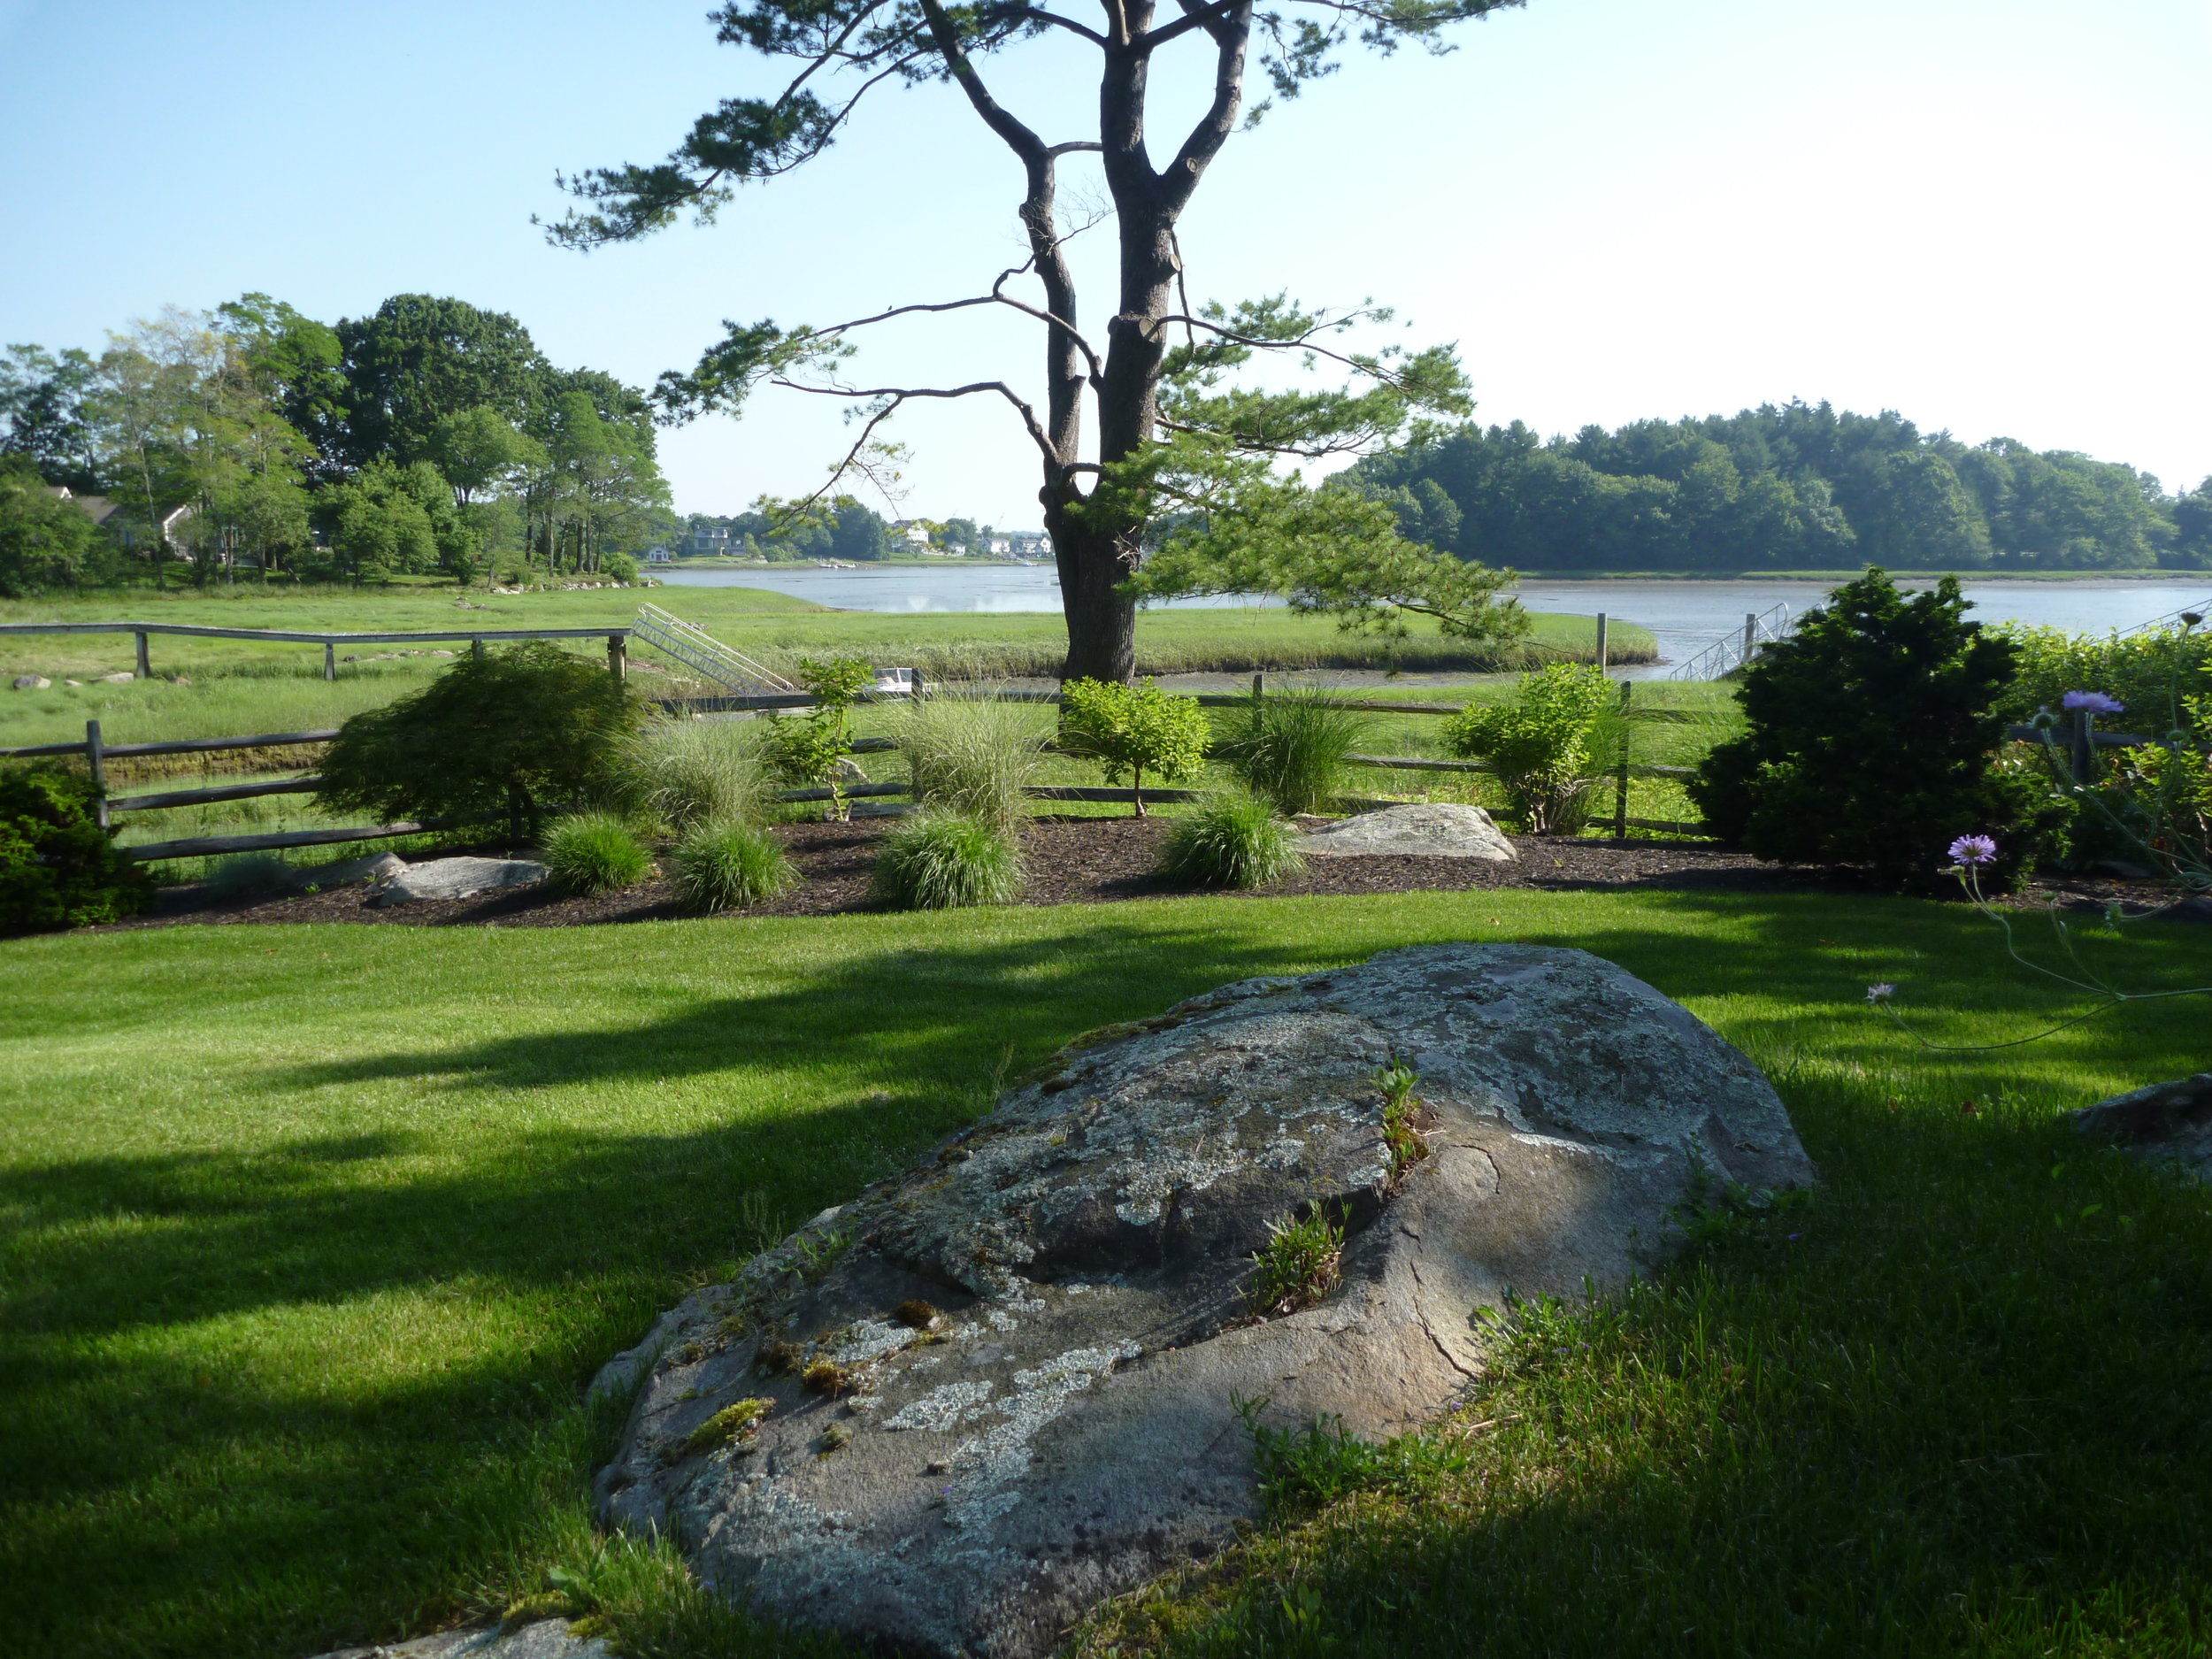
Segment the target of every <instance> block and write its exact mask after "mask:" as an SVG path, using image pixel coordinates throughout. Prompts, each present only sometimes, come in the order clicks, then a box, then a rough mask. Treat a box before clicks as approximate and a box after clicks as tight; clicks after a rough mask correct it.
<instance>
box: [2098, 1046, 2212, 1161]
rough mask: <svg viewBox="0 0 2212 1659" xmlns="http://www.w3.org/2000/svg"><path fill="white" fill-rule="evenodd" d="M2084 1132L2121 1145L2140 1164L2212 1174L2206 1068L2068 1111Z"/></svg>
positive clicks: (2211, 1077)
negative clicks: (2165, 1165)
mask: <svg viewBox="0 0 2212 1659" xmlns="http://www.w3.org/2000/svg"><path fill="white" fill-rule="evenodd" d="M2074 1126H2075V1127H2076V1128H2077V1129H2078V1130H2080V1131H2081V1132H2082V1133H2084V1134H2087V1135H2094V1136H2095V1137H2097V1138H2098V1139H2099V1140H2101V1141H2112V1142H2114V1143H2116V1144H2117V1145H2119V1146H2121V1147H2124V1148H2126V1150H2127V1152H2128V1155H2129V1156H2131V1157H2134V1158H2137V1159H2139V1160H2140V1161H2141V1162H2143V1163H2146V1164H2171V1165H2173V1166H2175V1167H2176V1168H2177V1169H2179V1170H2180V1171H2182V1172H2183V1173H2185V1174H2188V1175H2193V1176H2194V1177H2195V1178H2196V1179H2199V1180H2212V1071H2199V1072H2197V1073H2196V1074H2195V1075H2193V1076H2191V1077H2182V1078H2175V1079H2173V1080H2172V1081H2170V1082H2166V1083H2153V1084H2150V1085H2148V1086H2147V1087H2143V1088H2139V1089H2130V1090H2129V1091H2128V1092H2127V1093H2126V1094H2115V1095H2113V1096H2112V1098H2111V1099H2109V1100H2101V1101H2099V1102H2097V1103H2096V1104H2095V1105H2094V1106H2085V1107H2084V1108H2082V1110H2079V1111H2078V1112H2076V1113H2075V1114H2074Z"/></svg>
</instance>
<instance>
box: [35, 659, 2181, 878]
mask: <svg viewBox="0 0 2212 1659" xmlns="http://www.w3.org/2000/svg"><path fill="white" fill-rule="evenodd" d="M207 631H209V632H234V631H226V630H207ZM577 632H579V631H578V630H573V629H571V630H548V631H546V632H545V633H542V634H536V635H534V637H540V638H543V637H556V638H558V637H567V636H571V635H573V634H576V633H577ZM589 632H591V633H597V632H599V630H596V629H595V630H589ZM394 637H398V636H394ZM415 637H422V636H415ZM462 637H472V636H462ZM486 637H493V636H489V635H488V636H486ZM924 690H925V687H924V685H923V681H922V677H921V676H920V675H919V674H918V673H917V674H914V675H913V676H912V678H911V681H910V692H909V690H908V689H907V688H906V687H902V689H901V691H900V692H898V693H886V694H882V695H881V696H880V697H877V698H871V699H869V700H870V701H877V700H885V701H888V700H900V701H902V700H903V699H904V696H905V695H921V694H922V693H923V691H924ZM1630 692H1631V682H1628V681H1623V682H1622V686H1621V693H1622V697H1621V702H1622V710H1623V712H1624V714H1626V715H1628V717H1629V718H1632V719H1633V718H1637V711H1636V710H1633V709H1632V705H1631V701H1630ZM994 695H996V696H997V697H998V698H999V700H1001V701H1006V702H1023V703H1058V702H1059V701H1060V695H1059V694H1058V693H1057V692H1049V691H1037V692H1004V693H997V694H994ZM1259 695H1264V684H1263V677H1262V676H1259V675H1255V676H1254V677H1253V682H1252V691H1251V693H1250V696H1259ZM1197 701H1198V702H1199V703H1202V704H1204V705H1207V706H1210V707H1214V708H1229V707H1241V706H1244V705H1246V704H1247V703H1248V702H1249V696H1248V695H1245V694H1241V693H1239V694H1234V695H1231V694H1219V693H1210V694H1202V695H1200V696H1199V697H1198V699H1197ZM1331 701H1333V702H1334V703H1336V704H1337V706H1339V707H1341V708H1346V709H1354V710H1362V711H1364V712H1368V713H1373V714H1409V715H1439V716H1448V715H1453V714H1456V713H1458V712H1459V711H1460V705H1459V704H1456V703H1409V702H1385V701H1379V700H1374V699H1358V698H1341V699H1332V700H1331ZM656 702H657V706H659V707H660V708H662V709H664V710H668V711H670V712H672V713H695V714H707V713H737V712H762V711H767V710H803V709H809V708H811V707H813V706H814V699H813V698H812V697H810V696H809V695H806V694H805V693H803V692H794V693H788V694H785V693H776V694H772V695H759V696H727V697H672V698H661V699H657V700H656ZM1666 714H1667V711H1665V710H1652V711H1651V716H1650V717H1649V718H1665V717H1666ZM2074 717H2075V718H2074V719H2073V721H2072V723H2071V725H2070V726H2069V727H2067V728H2065V729H2064V730H2063V731H2061V732H2046V731H2045V730H2044V729H2043V728H2040V727H2038V726H2008V727H2007V728H2006V733H2005V734H2006V736H2007V737H2008V738H2011V739H2015V740H2016V741H2027V742H2056V743H2059V744H2061V745H2062V747H2064V748H2065V749H2067V751H2068V754H2069V757H2070V768H2071V770H2072V772H2073V774H2074V776H2075V777H2076V779H2077V780H2087V779H2088V778H2089V777H2090V776H2091V774H2092V770H2093V762H2092V757H2093V754H2094V752H2095V750H2096V749H2101V748H2112V749H2120V748H2136V747H2140V746H2142V745H2145V744H2149V743H2154V742H2155V741H2157V740H2156V739H2154V738H2151V737H2147V736H2144V735H2142V734H2140V733H2125V732H2100V731H2098V730H2096V729H2095V722H2094V719H2093V716H2092V715H2091V714H2090V712H2089V711H2088V710H2075V711H2074ZM337 735H338V733H337V732H336V731H335V730H329V731H314V732H265V733H257V734H255V735H252V736H246V737H214V738H187V739H181V740H178V741H170V742H161V743H108V742H106V741H104V739H103V737H102V735H101V732H100V723H99V721H97V720H88V721H86V722H85V735H84V739H83V741H81V742H68V743H36V744H32V745H29V746H27V747H24V748H19V749H0V759H26V760H27V759H32V758H36V757H67V756H81V757H84V759H85V761H86V763H87V765H88V769H89V770H90V772H91V775H92V782H93V787H94V789H95V791H96V795H97V804H96V810H97V813H98V817H99V821H100V824H101V826H102V827H103V828H106V827H109V826H111V824H112V822H113V815H115V814H117V813H120V812H153V811H162V810H169V809H173V808H177V807H188V806H206V805H212V804H215V803H220V802H225V801H246V800H252V799H256V798H257V797H261V796H265V795H306V794H311V793H312V792H313V791H315V790H316V789H318V788H319V787H321V782H322V780H320V779H319V778H318V777H315V776H313V775H308V776H304V777H299V778H291V779H282V780H276V781H273V782H263V783H239V784H220V785H216V786H213V787H207V788H197V789H165V790H157V791H152V792H150V793H147V794H143V795H109V794H108V793H107V772H108V765H109V763H111V761H117V760H126V759H137V758H141V757H151V756H157V755H158V756H168V755H197V754H216V753H221V752H223V751H226V750H239V749H285V748H294V747H309V746H319V745H322V744H325V743H327V742H329V741H331V740H332V739H334V738H335V737H336V736H337ZM897 747H898V744H897V742H896V741H895V740H893V739H891V738H884V737H873V738H862V739H860V740H858V741H856V742H855V744H854V745H853V748H854V752H855V753H857V754H872V753H882V752H884V751H887V750H891V749H896V748H897ZM1346 761H1347V763H1348V764H1350V765H1354V766H1360V767H1366V768H1371V769H1374V770H1379V771H1388V772H1486V771H1488V770H1489V768H1488V767H1487V766H1486V764H1484V763H1482V762H1480V761H1471V760H1437V759H1432V758H1430V757H1426V756H1415V755H1350V756H1347V757H1346ZM1693 772H1694V768H1693V767H1688V766H1660V765H1648V764H1637V763H1634V762H1632V761H1631V760H1630V759H1628V758H1627V757H1626V755H1625V753H1624V757H1623V758H1622V759H1621V761H1620V762H1619V763H1617V765H1616V766H1615V767H1614V769H1613V778H1612V781H1613V785H1614V792H1613V811H1612V813H1611V814H1610V822H1611V827H1612V831H1613V833H1614V834H1615V835H1616V836H1624V835H1626V834H1627V833H1628V832H1629V831H1630V830H1632V829H1644V830H1651V831H1654V832H1656V833H1671V834H1684V835H1702V834H1704V833H1706V831H1705V826H1703V825H1701V824H1695V823H1685V822H1681V821H1678V820H1675V819H1667V818H1633V817H1631V816H1630V815H1629V811H1628V801H1629V784H1630V780H1632V779H1636V778H1657V779H1683V778H1687V777H1689V776H1691V775H1692V773H1693ZM910 793H911V790H910V786H909V785H907V784H903V783H854V784H851V785H848V786H842V787H839V788H838V789H836V790H832V789H829V788H827V787H821V788H810V789H789V790H785V791H784V792H782V793H781V794H780V795H779V796H778V797H777V799H779V800H780V801H786V802H810V801H828V800H832V799H834V798H837V797H839V796H842V797H843V798H845V799H847V800H866V799H873V798H881V797H887V796H897V795H908V794H910ZM1028 793H1029V795H1030V796H1031V797H1032V798H1033V799H1035V800H1040V801H1069V802H1087V803H1118V804H1123V805H1128V804H1131V803H1134V802H1136V801H1137V800H1138V798H1139V792H1138V791H1137V790H1135V789H1128V788H1091V787H1081V786H1076V785H1066V784H1035V785H1032V786H1031V787H1030V788H1029V791H1028ZM1142 798H1143V799H1144V800H1145V801H1147V802H1157V803H1162V804H1167V803H1175V802H1189V801H1195V800H1197V799H1199V798H1200V792H1199V791H1196V790H1192V789H1173V788H1147V789H1145V790H1144V791H1143V792H1142ZM1349 804H1353V805H1357V806H1385V805H1390V804H1393V803H1390V802H1387V801H1384V800H1370V799H1355V800H1353V801H1352V802H1351V803H1349ZM450 827H457V826H454V825H450V824H447V823H442V822H423V823H417V822H402V823H396V824H373V825H356V826H337V827H332V828H329V829H311V830H284V831H278V832H273V833H266V834H257V835H203V836H194V837H188V838H183V839H179V840H174V841H149V842H144V843H142V844H140V845H138V846H134V847H129V848H126V849H124V852H125V856H127V857H129V858H132V859H134V860H136V861H138V862H141V863H150V862H155V861H158V860H164V859H172V858H196V857H204V856H215V855H220V854H226V853H242V852H267V851H277V850H280V849H288V848H295V847H319V846H333V845H339V844H342V843H346V842H351V841H380V840H389V839H392V838H394V837H396V836H402V835H419V834H422V833H426V832H431V831H436V830H441V829H445V828H450Z"/></svg>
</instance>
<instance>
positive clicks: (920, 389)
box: [771, 380, 1060, 465]
mask: <svg viewBox="0 0 2212 1659" xmlns="http://www.w3.org/2000/svg"><path fill="white" fill-rule="evenodd" d="M771 384H772V385H776V386H780V387H783V388H785V389H787V390H788V391H794V392H811V393H813V394H814V395H815V396H818V397H850V398H858V399H866V398H875V397H887V398H889V399H890V400H891V401H890V403H889V404H888V405H887V407H885V408H884V409H882V410H880V411H878V412H877V413H876V414H875V415H874V416H873V417H872V418H871V419H870V420H869V422H868V427H867V430H868V431H870V432H872V431H873V430H874V429H875V428H876V427H877V426H880V425H882V424H883V422H884V421H885V420H886V419H888V418H889V417H890V414H891V411H893V410H895V409H896V408H897V407H898V406H899V405H900V404H901V403H908V402H910V401H912V400H914V399H916V398H948V397H972V396H974V395H975V394H976V393H978V392H996V393H997V394H998V395H999V396H1001V397H1003V398H1004V399H1005V400H1006V401H1007V402H1008V403H1011V404H1012V405H1013V406H1014V408H1015V409H1016V410H1017V411H1018V412H1019V413H1020V415H1021V418H1022V424H1023V425H1024V426H1027V427H1028V428H1029V435H1030V436H1031V437H1032V438H1033V439H1034V440H1035V441H1036V444H1037V448H1038V449H1040V450H1041V451H1042V452H1043V454H1044V457H1045V458H1046V459H1047V460H1048V461H1051V462H1053V463H1054V464H1056V465H1058V464H1059V459H1060V457H1058V456H1057V455H1056V453H1054V450H1053V448H1052V442H1051V440H1049V439H1048V438H1047V437H1046V436H1045V429H1044V427H1043V426H1042V425H1041V424H1040V423H1039V421H1038V419H1037V411H1035V410H1034V409H1033V408H1031V407H1030V406H1029V404H1028V403H1026V402H1025V401H1024V400H1023V398H1022V397H1021V396H1020V395H1019V394H1018V393H1017V392H1016V391H1015V390H1014V388H1012V387H1010V386H1009V385H1007V383H1006V382H1005V381H1004V380H973V381H971V382H970V383H969V384H967V385H966V386H948V387H937V386H872V387H856V386H809V385H807V384H806V383H805V382H804V381H803V380H774V381H772V382H771ZM865 437H866V434H865V433H864V434H863V442H865Z"/></svg>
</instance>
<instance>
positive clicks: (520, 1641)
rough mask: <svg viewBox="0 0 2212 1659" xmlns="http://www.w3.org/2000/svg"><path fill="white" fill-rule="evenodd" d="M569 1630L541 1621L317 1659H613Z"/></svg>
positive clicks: (561, 1621) (603, 1647)
mask: <svg viewBox="0 0 2212 1659" xmlns="http://www.w3.org/2000/svg"><path fill="white" fill-rule="evenodd" d="M568 1626H569V1621H568V1620H566V1619H565V1618H541V1619H534V1620H532V1621H531V1622H529V1623H527V1624H517V1625H514V1626H508V1625H504V1624H490V1625H483V1626H480V1627H472V1628H471V1629H468V1630H449V1631H441V1632H438V1633H437V1634H436V1635H434V1636H418V1637H416V1638H415V1639H414V1640H411V1641H401V1642H388V1643H379V1644H378V1645H376V1646H375V1647H341V1648H339V1649H337V1650H336V1651H335V1652H333V1653H326V1654H319V1655H316V1659H615V1655H614V1649H613V1648H611V1647H608V1646H607V1644H606V1642H605V1641H604V1640H602V1639H600V1638H599V1637H596V1636H591V1637H579V1636H572V1635H571V1634H569V1628H568Z"/></svg>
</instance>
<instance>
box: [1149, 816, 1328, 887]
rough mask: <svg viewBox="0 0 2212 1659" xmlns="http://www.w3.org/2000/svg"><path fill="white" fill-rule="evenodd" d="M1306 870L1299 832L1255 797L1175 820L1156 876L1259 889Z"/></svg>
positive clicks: (1203, 884) (1206, 884)
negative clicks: (1299, 846) (1299, 841)
mask: <svg viewBox="0 0 2212 1659" xmlns="http://www.w3.org/2000/svg"><path fill="white" fill-rule="evenodd" d="M1305 867H1306V856H1305V854H1304V853H1302V852H1301V851H1300V850H1299V849H1298V832H1297V831H1296V830H1295V829H1294V828H1292V827H1291V826H1289V825H1288V824H1286V823H1285V822H1284V821H1283V820H1282V818H1279V817H1278V816H1277V814H1276V811H1275V809H1274V808H1273V807H1272V806H1271V805H1269V804H1268V803H1266V802H1264V801H1262V800H1260V799H1258V798H1257V797H1256V796H1236V795H1231V796H1227V797H1225V798H1224V799H1222V800H1218V801H1210V802H1208V803H1206V804H1205V805H1204V806H1202V807H1201V808H1199V809H1198V810H1196V811H1195V812H1192V813H1190V814H1188V815H1187V816H1186V817H1183V818H1178V819H1176V820H1175V826H1174V827H1173V828H1172V829H1171V830H1169V831H1168V833H1167V844H1166V846H1165V847H1164V848H1163V849H1162V850H1161V854H1160V873H1161V874H1163V875H1164V876H1166V877H1167V878H1168V879H1170V880H1171V881H1187V882H1191V883H1194V884H1195V885H1197V886H1200V887H1264V886H1265V885H1266V884H1267V883H1269V882H1270V881H1273V880H1277V879H1279V878H1281V877H1283V876H1286V875H1290V874H1293V873H1294V872H1298V871H1300V870H1303V869H1304V868H1305Z"/></svg>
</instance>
